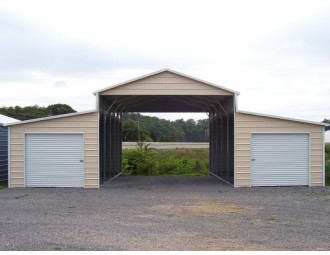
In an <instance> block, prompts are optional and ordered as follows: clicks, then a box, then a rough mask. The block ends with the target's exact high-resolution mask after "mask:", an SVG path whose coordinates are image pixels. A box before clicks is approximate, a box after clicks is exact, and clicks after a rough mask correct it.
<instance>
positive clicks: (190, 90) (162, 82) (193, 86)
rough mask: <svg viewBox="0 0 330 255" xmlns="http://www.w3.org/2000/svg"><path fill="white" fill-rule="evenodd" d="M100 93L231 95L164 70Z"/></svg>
mask: <svg viewBox="0 0 330 255" xmlns="http://www.w3.org/2000/svg"><path fill="white" fill-rule="evenodd" d="M100 95H233V93H231V92H229V91H226V90H223V89H221V88H217V87H214V86H211V85H208V84H205V83H202V82H199V81H196V80H193V79H189V78H186V77H183V76H180V75H177V74H173V73H170V72H164V73H160V74H156V75H153V76H150V77H147V78H144V79H141V80H137V81H133V82H131V83H128V84H125V85H122V86H119V87H116V88H112V89H109V90H106V91H103V92H101V93H100Z"/></svg>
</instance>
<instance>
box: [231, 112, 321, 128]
mask: <svg viewBox="0 0 330 255" xmlns="http://www.w3.org/2000/svg"><path fill="white" fill-rule="evenodd" d="M237 113H244V114H249V115H256V116H260V117H267V118H273V119H280V120H289V121H295V122H301V123H306V124H313V125H319V126H327V124H326V123H322V122H316V121H308V120H301V119H294V118H288V117H282V116H276V115H270V114H263V113H256V112H248V111H241V110H238V111H237Z"/></svg>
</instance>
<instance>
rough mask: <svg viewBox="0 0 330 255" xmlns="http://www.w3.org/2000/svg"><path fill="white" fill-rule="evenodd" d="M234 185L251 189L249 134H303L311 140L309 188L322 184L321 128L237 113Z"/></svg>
mask: <svg viewBox="0 0 330 255" xmlns="http://www.w3.org/2000/svg"><path fill="white" fill-rule="evenodd" d="M235 118H236V123H235V124H236V138H235V142H236V147H235V165H236V169H235V186H236V187H249V186H250V177H251V176H250V174H251V168H250V164H251V162H250V160H251V159H250V144H251V133H254V132H255V133H256V132H265V133H271V132H274V133H280V132H283V133H284V132H288V133H294V132H305V133H310V140H311V186H322V185H323V164H324V161H323V154H322V153H323V152H322V150H323V140H322V137H323V126H318V125H313V124H308V123H302V122H296V121H290V120H281V119H276V118H271V117H262V116H257V115H253V114H246V113H240V112H237V113H236V117H235Z"/></svg>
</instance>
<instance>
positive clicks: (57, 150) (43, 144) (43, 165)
mask: <svg viewBox="0 0 330 255" xmlns="http://www.w3.org/2000/svg"><path fill="white" fill-rule="evenodd" d="M25 183H26V186H27V187H84V185H85V173H84V139H83V135H82V134H26V136H25Z"/></svg>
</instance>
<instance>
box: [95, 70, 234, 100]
mask: <svg viewBox="0 0 330 255" xmlns="http://www.w3.org/2000/svg"><path fill="white" fill-rule="evenodd" d="M163 72H170V73H173V74H176V75H179V76H182V77H185V78H188V79H192V80H195V81H197V82H201V83H204V84H206V85H209V86H212V87H215V88H218V89H221V90H225V91H228V92H230V93H232V94H236V95H239V94H240V93H239V92H237V91H235V90H231V89H228V88H225V87H222V86H219V85H217V84H214V83H211V82H208V81H204V80H201V79H199V78H195V77H192V76H189V75H186V74H183V73H180V72H177V71H174V70H171V69H168V68H166V69H162V70H159V71H156V72H153V73H149V74H147V75H143V76H140V77H137V78H134V79H130V80H127V81H124V82H121V83H118V84H115V85H112V86H109V87H106V88H104V89H100V90H97V91H94V92H93V94H94V95H96V94H99V93H102V92H104V91H107V90H111V89H114V88H117V87H120V86H123V85H126V84H129V83H132V82H135V81H138V80H142V79H145V78H148V77H150V76H153V75H157V74H160V73H163Z"/></svg>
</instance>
